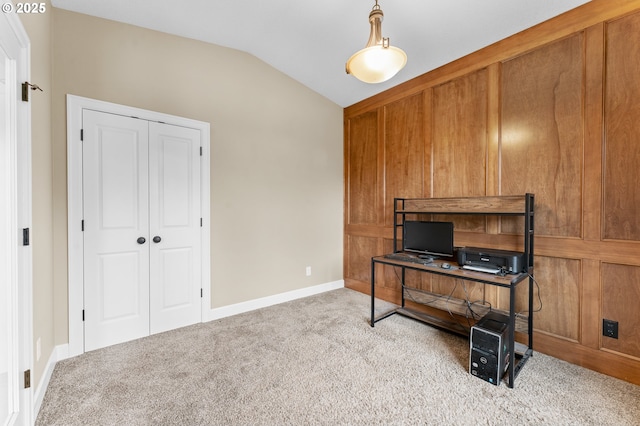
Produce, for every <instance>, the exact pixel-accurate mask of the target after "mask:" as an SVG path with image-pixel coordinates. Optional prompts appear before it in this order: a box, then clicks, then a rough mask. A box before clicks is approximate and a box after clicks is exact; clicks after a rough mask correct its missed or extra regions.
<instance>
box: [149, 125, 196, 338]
mask: <svg viewBox="0 0 640 426" xmlns="http://www.w3.org/2000/svg"><path fill="white" fill-rule="evenodd" d="M149 141H150V142H149V144H150V145H149V202H150V210H149V225H150V242H149V244H150V247H149V249H150V267H149V271H150V279H151V294H150V309H151V334H154V333H160V332H162V331H167V330H171V329H174V328H178V327H184V326H186V325H190V324H194V323H197V322H200V321H201V308H200V306H201V297H200V292H201V290H200V289H201V273H200V270H201V269H200V262H201V260H200V256H201V250H200V245H201V243H200V229H201V224H200V220H201V219H200V218H201V214H200V159H201V156H200V131H198V130H194V129H189V128H185V127H180V126H173V125H169V124H163V123H156V122H150V123H149Z"/></svg>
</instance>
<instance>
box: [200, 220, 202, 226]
mask: <svg viewBox="0 0 640 426" xmlns="http://www.w3.org/2000/svg"><path fill="white" fill-rule="evenodd" d="M200 228H202V218H200Z"/></svg>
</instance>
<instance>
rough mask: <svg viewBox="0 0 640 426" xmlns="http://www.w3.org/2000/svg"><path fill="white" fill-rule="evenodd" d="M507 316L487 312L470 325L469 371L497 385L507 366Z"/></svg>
mask: <svg viewBox="0 0 640 426" xmlns="http://www.w3.org/2000/svg"><path fill="white" fill-rule="evenodd" d="M508 331H509V317H507V316H506V315H502V314H499V313H497V312H493V311H491V312H489V313H487V314H486V315H485V316H484V317H482V319H480V321H478V322H477V323H476V325H474V326H473V327H471V336H470V339H469V373H471V374H472V375H474V376H476V377H479V378H481V379H482V380H486V381H487V382H489V383H491V384H494V385H499V384H500V380H501V379H502V376H503V374H504V373H505V371H506V370H507V367H509V358H510V356H509V355H510V354H509V344H508V337H507V336H508Z"/></svg>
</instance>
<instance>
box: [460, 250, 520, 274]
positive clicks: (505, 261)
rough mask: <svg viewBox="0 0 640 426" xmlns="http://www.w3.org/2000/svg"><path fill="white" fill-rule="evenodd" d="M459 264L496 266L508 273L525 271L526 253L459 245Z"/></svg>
mask: <svg viewBox="0 0 640 426" xmlns="http://www.w3.org/2000/svg"><path fill="white" fill-rule="evenodd" d="M457 257H458V264H459V265H460V266H463V267H464V266H465V265H468V266H470V267H474V266H476V267H486V268H495V269H499V270H501V271H503V272H504V273H508V274H519V273H520V272H525V268H526V262H525V258H524V253H522V252H517V251H507V250H497V249H488V248H481V247H459V248H458V250H457Z"/></svg>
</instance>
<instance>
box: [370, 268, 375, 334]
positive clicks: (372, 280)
mask: <svg viewBox="0 0 640 426" xmlns="http://www.w3.org/2000/svg"><path fill="white" fill-rule="evenodd" d="M375 300H376V262H375V261H374V260H373V259H371V323H370V325H371V327H373V326H374V325H375V313H376V309H375Z"/></svg>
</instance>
